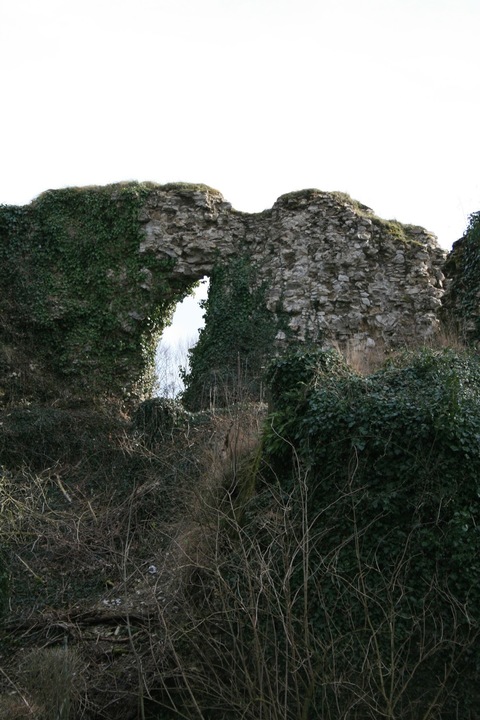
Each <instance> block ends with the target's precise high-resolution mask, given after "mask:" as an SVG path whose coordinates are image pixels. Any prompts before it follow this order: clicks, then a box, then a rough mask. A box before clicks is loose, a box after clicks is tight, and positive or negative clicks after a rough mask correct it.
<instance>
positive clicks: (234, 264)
mask: <svg viewBox="0 0 480 720" xmlns="http://www.w3.org/2000/svg"><path fill="white" fill-rule="evenodd" d="M203 307H204V309H205V327H204V328H203V329H202V331H201V332H200V339H199V341H198V343H197V345H196V346H195V347H194V348H193V350H192V351H191V352H190V371H189V372H188V373H185V374H184V381H185V387H186V389H185V392H184V395H183V400H184V402H185V405H186V406H187V407H188V408H189V409H190V410H199V409H202V408H205V407H209V406H210V405H225V404H231V403H232V402H238V401H240V400H245V399H247V398H248V399H250V400H251V399H255V400H258V399H260V397H261V383H262V368H263V365H264V362H265V359H266V358H267V357H269V356H271V353H272V346H273V343H274V338H275V335H276V332H277V330H278V326H277V321H276V320H275V317H274V316H273V315H272V313H271V312H269V311H268V310H267V308H266V304H265V287H264V285H258V283H257V278H256V272H255V269H254V268H253V267H252V265H251V263H250V261H249V259H248V258H247V257H245V256H244V257H240V258H235V259H234V260H232V261H230V262H229V263H219V264H217V265H216V267H214V269H213V272H212V275H211V278H210V291H209V295H208V299H207V300H206V301H204V303H203Z"/></svg>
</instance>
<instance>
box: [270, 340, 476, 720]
mask: <svg viewBox="0 0 480 720" xmlns="http://www.w3.org/2000/svg"><path fill="white" fill-rule="evenodd" d="M270 382H271V387H272V403H273V409H274V412H273V415H272V417H271V421H270V428H269V429H268V430H267V432H266V435H265V439H264V452H265V459H266V461H267V462H268V464H269V466H270V468H271V469H270V477H271V481H274V482H275V483H278V484H279V485H280V487H281V488H282V490H283V491H284V492H285V493H286V494H287V495H288V496H289V497H291V498H292V503H293V507H294V508H296V513H297V526H298V528H299V530H300V529H301V528H302V527H304V528H305V527H308V528H309V533H310V534H311V538H310V543H309V552H308V574H306V565H305V557H303V556H302V555H300V556H299V557H298V560H297V562H296V564H295V569H294V572H293V573H292V592H295V593H297V598H298V599H299V608H303V610H304V611H308V616H309V627H310V630H311V633H312V634H313V636H316V637H317V638H319V639H321V638H322V637H323V641H325V637H326V636H328V637H329V638H330V641H331V648H332V652H331V657H330V658H327V657H325V656H323V657H322V658H321V657H320V655H321V653H319V658H318V661H319V668H320V667H321V673H320V674H319V677H318V683H317V685H318V687H317V700H316V702H317V703H320V696H322V697H325V687H323V688H322V691H321V692H320V690H319V688H320V686H321V685H323V683H324V682H325V680H326V678H328V677H333V676H335V675H337V680H338V674H339V675H340V676H342V677H343V678H347V677H348V682H347V680H346V679H344V682H343V684H342V683H340V684H338V683H337V684H336V685H335V686H334V685H333V684H332V686H331V688H330V690H329V691H328V692H327V696H328V697H329V698H330V700H329V702H330V705H331V704H332V703H333V702H335V703H336V702H340V701H341V703H347V705H349V706H350V704H351V703H353V702H354V700H355V703H356V705H357V707H358V710H357V711H356V712H357V713H358V714H355V715H354V717H376V716H378V715H375V713H380V714H381V716H385V717H392V718H393V717H412V718H414V717H454V716H456V715H455V713H460V714H459V716H461V717H477V715H476V712H477V710H476V708H478V703H479V695H478V690H477V689H475V688H476V683H475V677H476V672H477V667H478V663H479V660H480V655H479V653H478V649H477V648H476V646H475V642H476V640H477V638H478V628H479V622H480V613H479V607H480V590H479V585H478V579H479V577H480V506H479V502H478V499H479V494H480V485H479V478H480V442H479V438H480V362H479V360H478V359H477V358H476V357H473V356H469V355H464V356H460V355H457V354H455V353H453V352H452V351H443V352H434V351H422V352H420V353H418V354H416V355H410V356H409V355H406V356H404V357H402V358H400V359H399V360H397V361H395V362H390V363H388V364H387V365H386V366H385V368H384V369H383V370H381V371H380V372H377V373H376V374H374V375H372V376H369V377H359V376H357V375H355V374H353V373H352V372H350V371H349V370H348V368H346V367H345V366H344V365H343V364H342V362H341V361H340V360H339V358H338V357H336V356H335V355H334V354H333V353H331V352H326V353H322V352H318V351H314V352H312V353H302V352H299V353H294V354H292V355H290V356H289V357H286V358H283V359H279V360H278V361H276V362H275V363H274V364H273V365H272V367H271V368H270ZM301 477H305V478H306V480H305V486H304V487H303V486H302V483H300V482H299V478H301ZM300 599H301V600H300ZM314 645H315V643H314ZM320 646H321V642H320V645H318V646H317V647H320ZM314 652H315V651H314ZM367 677H368V681H367ZM365 683H367V685H368V686H369V688H370V690H369V691H368V692H366V690H365ZM312 703H313V705H312V707H313V706H314V704H315V698H314V697H313V696H312ZM343 706H344V705H343ZM319 708H320V705H317V706H316V712H318V711H319ZM365 713H366V714H365ZM369 713H372V714H369ZM313 716H314V715H312V717H313ZM342 717H343V715H342ZM352 717H353V716H352Z"/></svg>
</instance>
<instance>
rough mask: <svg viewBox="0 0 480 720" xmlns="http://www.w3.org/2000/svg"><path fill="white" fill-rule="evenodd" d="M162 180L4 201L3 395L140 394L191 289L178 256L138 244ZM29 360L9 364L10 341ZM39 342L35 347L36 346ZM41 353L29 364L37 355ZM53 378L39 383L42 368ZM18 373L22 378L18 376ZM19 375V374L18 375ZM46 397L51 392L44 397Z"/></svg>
mask: <svg viewBox="0 0 480 720" xmlns="http://www.w3.org/2000/svg"><path fill="white" fill-rule="evenodd" d="M154 187H155V186H153V185H150V184H138V183H127V184H117V185H110V186H106V187H87V188H68V189H65V190H55V191H48V192H46V193H44V194H42V195H40V196H39V197H38V198H37V199H36V200H35V201H34V202H33V203H32V204H31V205H30V206H27V207H21V208H18V207H9V206H3V207H1V208H0V285H1V288H2V299H1V301H0V302H1V311H2V316H3V319H2V326H1V327H0V333H1V334H0V346H1V348H2V353H1V356H0V363H1V362H3V365H4V367H3V370H4V374H5V375H6V377H7V380H8V378H9V379H10V382H4V384H3V385H4V387H3V395H4V396H5V397H6V399H7V400H8V399H10V396H12V395H13V396H24V397H25V396H26V397H29V396H37V399H42V397H40V398H38V396H39V395H40V396H41V395H42V394H43V395H46V396H48V395H49V394H52V393H54V394H55V393H57V394H60V393H59V386H62V385H65V386H66V385H68V386H69V391H70V392H73V393H76V394H77V395H79V396H80V397H86V398H90V397H92V396H95V395H97V394H99V393H100V394H103V395H104V394H109V395H111V396H113V397H122V398H128V397H129V396H133V397H141V396H143V395H145V393H148V391H149V388H150V386H151V383H152V379H153V374H152V367H153V358H154V351H155V345H156V340H157V337H158V335H159V333H160V332H161V330H162V329H163V327H164V326H165V324H167V323H168V322H169V319H170V315H171V312H172V309H173V308H174V306H175V304H176V302H178V301H179V300H180V299H182V298H183V297H184V296H185V295H186V294H187V293H188V292H189V291H191V289H192V282H191V279H190V280H188V281H187V280H184V281H182V280H179V279H178V278H177V279H175V280H174V279H173V278H172V277H171V274H170V271H171V268H172V265H173V263H174V260H172V259H165V260H160V259H159V258H158V257H157V256H155V255H154V254H152V253H149V252H145V253H139V243H140V240H141V237H142V231H141V224H140V222H139V219H138V215H139V211H140V208H141V207H142V205H143V204H144V202H145V200H146V198H147V196H148V194H149V192H151V190H152V189H153V188H154ZM10 347H12V348H15V354H16V359H17V360H18V358H19V352H18V349H19V348H23V350H24V353H20V354H21V355H22V356H23V359H24V362H25V363H27V365H26V367H25V368H24V369H23V371H22V372H20V370H19V368H18V367H17V369H16V371H15V370H12V369H11V368H10V370H8V368H7V367H6V365H7V361H8V354H9V352H8V348H10ZM32 351H34V352H32ZM33 354H34V355H35V362H34V363H31V362H30V363H28V362H27V360H28V356H29V355H30V360H31V359H32V355H33ZM36 367H40V368H41V375H42V378H43V379H44V380H45V377H46V375H49V376H50V381H51V382H50V383H46V382H44V383H43V388H42V389H41V391H40V388H38V387H35V383H34V382H29V378H30V379H32V380H33V378H34V376H35V368H36ZM14 372H17V375H16V377H17V378H18V379H19V381H18V382H17V383H15V382H11V380H12V374H13V373H14ZM20 376H21V381H20ZM43 399H45V398H43Z"/></svg>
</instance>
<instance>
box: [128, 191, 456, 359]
mask: <svg viewBox="0 0 480 720" xmlns="http://www.w3.org/2000/svg"><path fill="white" fill-rule="evenodd" d="M140 220H141V222H142V223H143V225H144V229H145V235H144V240H143V242H142V244H141V248H140V250H141V252H153V253H155V254H156V255H157V256H158V257H159V258H162V257H170V258H174V259H175V265H174V268H173V270H172V273H173V274H176V275H179V276H180V275H181V276H184V277H186V278H192V279H196V278H201V277H202V276H204V275H208V274H209V272H210V271H211V269H212V267H213V265H214V264H215V263H216V262H225V263H228V261H229V259H230V258H233V257H238V256H239V255H242V256H246V257H247V258H249V259H250V261H251V263H252V264H253V265H254V266H255V268H256V271H257V277H258V282H259V283H260V282H264V283H265V285H266V287H267V291H266V302H267V307H268V309H269V310H270V311H271V312H272V314H273V316H274V317H275V318H276V319H277V320H278V321H279V320H280V317H283V318H284V320H285V319H286V323H285V322H283V324H281V323H280V322H279V323H278V324H279V327H280V326H281V327H282V329H279V330H278V333H277V341H278V343H279V345H282V344H284V343H285V342H287V341H289V339H295V340H300V341H312V342H322V343H326V344H328V343H330V342H332V341H337V342H340V343H342V342H345V341H352V342H353V343H355V344H357V345H360V346H363V347H373V346H375V344H378V343H381V344H382V345H383V346H392V345H393V346H394V345H399V344H403V343H404V342H408V341H411V340H419V341H422V340H424V339H427V338H428V337H429V336H431V335H432V334H433V333H434V332H435V330H436V329H437V326H438V323H439V319H438V310H439V308H440V306H441V299H442V295H443V293H444V279H445V278H444V275H443V273H442V266H443V263H444V261H445V252H444V251H443V250H442V249H441V248H440V247H439V245H438V244H437V241H436V239H435V236H434V235H432V234H431V233H429V232H427V231H426V230H424V229H423V228H421V227H416V226H405V225H401V224H400V223H397V222H388V221H384V220H381V219H380V218H377V217H376V216H375V215H374V213H373V212H372V211H371V210H370V209H369V208H367V207H365V206H363V205H361V204H360V203H358V202H356V201H353V200H351V199H350V198H349V197H348V196H346V195H343V194H341V193H327V192H321V191H319V190H304V191H300V192H296V193H291V194H288V195H284V196H282V197H281V198H279V199H278V200H277V202H276V203H275V204H274V206H273V208H272V209H270V210H266V211H264V212H261V213H257V214H246V213H241V212H238V211H235V210H233V209H232V207H231V205H230V204H229V203H227V202H225V200H224V199H223V197H222V196H221V195H220V193H218V192H216V191H214V190H211V189H209V188H206V187H203V186H199V187H198V188H197V189H192V188H191V186H182V185H173V186H164V187H163V188H162V187H159V188H158V189H157V190H155V191H153V192H152V193H151V194H150V196H149V198H148V201H147V203H146V204H145V207H144V209H143V211H142V213H141V217H140Z"/></svg>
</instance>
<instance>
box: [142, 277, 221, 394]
mask: <svg viewBox="0 0 480 720" xmlns="http://www.w3.org/2000/svg"><path fill="white" fill-rule="evenodd" d="M208 287H209V279H208V277H207V276H205V277H203V278H202V280H200V283H199V285H198V287H197V288H196V289H195V291H194V292H193V293H192V294H191V295H189V296H188V297H186V298H185V299H184V300H183V301H182V302H179V303H177V307H176V308H175V312H174V314H173V318H172V322H171V324H170V325H169V326H168V327H166V328H165V330H164V331H163V333H162V337H161V338H160V340H159V343H158V345H157V350H156V353H155V372H156V378H157V379H156V383H155V389H154V395H155V396H157V397H165V398H175V397H177V395H178V394H179V393H180V392H181V391H182V390H183V381H182V378H181V375H180V371H181V370H182V369H185V370H186V369H188V361H189V355H188V351H189V350H190V349H191V348H192V347H194V346H195V345H196V344H197V342H198V336H199V331H200V329H201V328H202V327H203V326H204V324H205V321H204V319H203V309H202V307H201V305H200V303H201V301H202V300H206V298H207V295H208Z"/></svg>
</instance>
